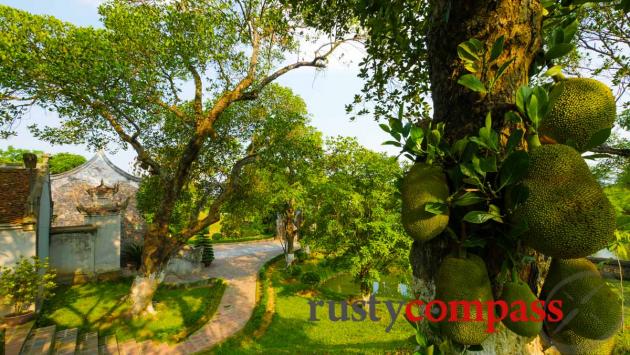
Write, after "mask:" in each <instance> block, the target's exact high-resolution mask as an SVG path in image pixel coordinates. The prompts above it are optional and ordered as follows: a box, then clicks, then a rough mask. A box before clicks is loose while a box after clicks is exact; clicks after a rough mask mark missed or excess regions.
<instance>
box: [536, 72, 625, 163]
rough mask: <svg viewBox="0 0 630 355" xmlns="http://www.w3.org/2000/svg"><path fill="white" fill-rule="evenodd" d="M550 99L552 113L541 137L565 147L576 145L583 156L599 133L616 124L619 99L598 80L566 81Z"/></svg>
mask: <svg viewBox="0 0 630 355" xmlns="http://www.w3.org/2000/svg"><path fill="white" fill-rule="evenodd" d="M550 96H551V97H552V101H551V102H550V111H549V113H548V114H547V116H546V117H545V119H544V120H543V122H542V126H541V128H540V133H542V134H543V135H546V136H550V137H551V138H553V139H554V140H555V141H557V142H558V143H561V144H568V143H570V142H572V145H573V146H575V148H576V149H577V150H578V151H580V152H583V151H585V150H586V149H587V148H589V147H588V145H589V142H590V141H591V138H593V136H594V135H595V134H596V133H597V132H599V131H601V130H603V129H606V128H611V127H612V126H613V123H614V122H615V118H616V115H617V114H616V104H615V98H614V96H613V94H612V92H611V90H610V88H608V86H606V85H605V84H603V83H601V82H599V81H597V80H594V79H587V78H572V79H568V80H563V81H561V82H559V83H558V84H556V85H555V86H554V88H553V89H552V91H551V95H550Z"/></svg>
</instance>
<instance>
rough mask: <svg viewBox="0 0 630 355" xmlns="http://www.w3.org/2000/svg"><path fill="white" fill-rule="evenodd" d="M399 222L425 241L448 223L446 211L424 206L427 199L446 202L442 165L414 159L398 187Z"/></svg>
mask: <svg viewBox="0 0 630 355" xmlns="http://www.w3.org/2000/svg"><path fill="white" fill-rule="evenodd" d="M400 192H401V195H402V213H401V214H402V224H403V227H404V228H405V231H407V233H408V234H409V235H410V236H411V237H412V238H414V239H415V240H418V241H427V240H430V239H432V238H435V237H436V236H437V235H439V234H440V233H442V232H443V231H444V229H445V228H446V226H447V225H448V218H449V215H448V211H447V212H446V213H443V214H433V213H431V212H428V211H426V210H425V208H426V206H427V203H429V202H438V203H443V204H445V203H446V199H447V198H448V195H449V192H448V185H447V183H446V176H445V175H444V173H443V172H442V169H441V168H440V167H437V166H432V165H428V164H422V163H417V164H415V165H414V166H413V167H412V168H411V170H409V172H408V173H407V175H405V177H404V178H403V180H402V184H401V187H400Z"/></svg>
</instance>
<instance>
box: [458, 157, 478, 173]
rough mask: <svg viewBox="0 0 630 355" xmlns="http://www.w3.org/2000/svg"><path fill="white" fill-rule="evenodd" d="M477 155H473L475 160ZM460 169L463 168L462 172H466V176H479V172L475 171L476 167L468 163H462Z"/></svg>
mask: <svg viewBox="0 0 630 355" xmlns="http://www.w3.org/2000/svg"><path fill="white" fill-rule="evenodd" d="M475 157H476V156H475ZM475 157H473V160H474V158H475ZM459 170H461V172H462V174H464V175H465V176H468V177H470V178H476V177H477V174H476V173H475V169H474V167H472V168H471V167H470V166H469V165H468V164H460V165H459Z"/></svg>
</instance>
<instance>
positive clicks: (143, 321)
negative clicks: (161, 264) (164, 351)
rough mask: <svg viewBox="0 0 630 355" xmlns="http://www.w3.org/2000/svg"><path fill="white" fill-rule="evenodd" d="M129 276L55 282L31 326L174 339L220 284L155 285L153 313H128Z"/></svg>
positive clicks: (205, 313) (202, 314)
mask: <svg viewBox="0 0 630 355" xmlns="http://www.w3.org/2000/svg"><path fill="white" fill-rule="evenodd" d="M131 282H132V281H131V279H123V280H119V281H112V282H98V283H96V282H95V283H87V284H83V285H74V286H61V287H59V288H58V289H57V290H56V292H55V296H53V297H52V298H51V299H50V300H48V301H47V302H46V303H45V304H44V307H43V310H42V313H41V315H40V317H39V319H38V320H37V326H38V327H41V326H46V325H52V324H56V325H57V329H68V328H79V332H80V333H86V332H92V331H98V333H99V335H108V334H115V335H116V337H117V338H118V341H125V340H128V339H136V340H145V339H154V340H159V341H162V342H169V343H174V342H177V341H180V340H182V339H184V338H185V337H187V336H188V335H190V334H191V333H192V332H194V331H195V330H197V329H199V328H200V327H201V326H202V325H203V324H205V323H206V322H207V321H208V320H209V319H210V317H211V316H212V314H214V313H215V311H216V309H217V307H218V305H219V302H220V301H221V296H222V295H223V291H224V290H225V284H224V283H223V281H221V280H218V279H212V280H210V281H208V282H207V283H204V284H195V285H189V286H188V287H177V288H175V287H166V286H161V287H160V288H158V291H157V292H156V295H155V297H154V301H155V302H156V305H155V309H156V311H157V314H156V315H154V316H147V317H143V318H139V319H132V318H131V317H129V316H128V313H129V309H130V303H129V302H128V301H127V298H126V296H127V294H128V293H129V288H130V286H131Z"/></svg>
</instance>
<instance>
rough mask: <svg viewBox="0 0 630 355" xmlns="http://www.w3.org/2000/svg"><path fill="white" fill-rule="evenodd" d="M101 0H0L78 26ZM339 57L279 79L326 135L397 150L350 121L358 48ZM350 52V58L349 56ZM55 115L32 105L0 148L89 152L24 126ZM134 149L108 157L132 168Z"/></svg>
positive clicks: (368, 126)
mask: <svg viewBox="0 0 630 355" xmlns="http://www.w3.org/2000/svg"><path fill="white" fill-rule="evenodd" d="M99 2H100V0H46V1H42V0H0V4H4V5H8V6H12V7H16V8H19V9H23V10H26V11H29V12H32V13H36V14H47V15H53V16H55V17H57V18H59V19H62V20H64V21H69V22H72V23H74V24H77V25H82V26H88V25H93V26H99V18H98V13H97V5H98V3H99ZM342 52H343V53H344V58H345V59H344V60H343V62H342V61H338V60H333V62H332V63H331V65H330V67H329V68H327V69H325V70H324V71H315V70H314V69H310V68H301V69H298V70H294V71H292V72H290V73H288V74H286V75H285V76H283V77H281V78H280V79H279V80H278V83H280V84H282V85H285V86H288V87H290V88H291V89H293V91H294V92H295V93H297V94H298V95H300V96H301V97H302V98H304V100H305V101H306V104H307V105H308V110H309V112H310V114H311V116H312V120H313V125H314V126H315V127H317V128H318V129H319V130H320V131H322V132H323V133H324V134H325V135H327V136H336V135H343V136H355V137H357V138H358V140H359V142H360V143H361V144H363V145H364V146H366V147H368V148H370V149H373V150H377V151H385V152H389V153H391V154H395V153H396V152H395V151H394V150H393V149H392V148H391V147H388V146H382V145H381V143H382V142H384V141H385V140H387V138H388V136H387V134H386V133H384V132H383V131H381V130H380V128H379V127H378V125H377V124H376V123H375V122H374V121H373V120H371V119H370V118H363V119H359V120H358V121H354V122H351V121H350V120H349V117H348V116H347V115H346V113H345V109H344V107H345V105H346V104H348V103H350V102H351V101H352V98H353V96H354V94H356V93H358V92H359V90H360V89H361V86H362V80H361V79H359V78H357V72H358V69H357V66H356V63H357V62H358V60H359V59H360V58H361V55H362V52H361V50H360V49H357V48H353V47H350V46H346V47H345V48H343V49H342ZM348 58H350V59H348ZM58 121H59V117H58V116H57V115H56V114H55V113H52V112H46V111H44V110H40V109H38V108H34V109H32V110H31V112H30V113H29V114H28V115H27V119H26V120H25V121H23V122H21V124H20V126H19V127H18V135H17V136H16V137H12V138H10V139H8V140H0V148H6V147H7V146H9V145H13V146H15V147H20V148H27V149H38V150H44V151H46V152H49V153H56V152H73V153H78V154H82V155H84V156H86V157H87V158H90V157H91V155H92V154H93V152H89V151H88V150H87V149H86V147H83V146H70V145H64V146H51V145H49V144H47V143H45V142H41V141H38V140H37V139H35V138H33V136H32V135H31V134H30V133H29V132H28V130H27V129H26V126H28V125H30V124H33V123H37V124H53V125H54V124H55V122H58ZM134 157H135V154H134V152H133V151H132V150H127V151H118V152H117V153H116V154H114V155H111V154H110V158H111V159H112V161H114V162H115V163H116V164H117V165H119V166H120V167H121V168H123V169H125V170H131V163H132V161H133V158H134Z"/></svg>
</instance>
